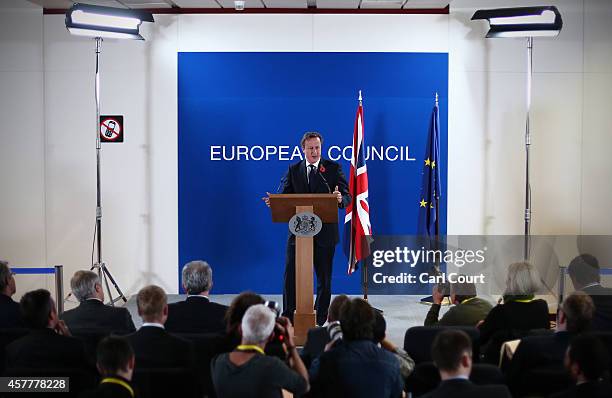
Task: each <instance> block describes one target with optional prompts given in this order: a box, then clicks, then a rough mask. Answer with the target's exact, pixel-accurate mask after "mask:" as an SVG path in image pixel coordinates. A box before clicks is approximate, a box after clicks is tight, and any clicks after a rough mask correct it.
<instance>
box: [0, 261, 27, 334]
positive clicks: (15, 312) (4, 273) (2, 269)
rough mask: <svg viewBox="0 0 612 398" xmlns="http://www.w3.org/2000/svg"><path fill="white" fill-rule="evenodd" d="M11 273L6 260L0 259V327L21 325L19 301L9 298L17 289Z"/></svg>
mask: <svg viewBox="0 0 612 398" xmlns="http://www.w3.org/2000/svg"><path fill="white" fill-rule="evenodd" d="M13 275H14V274H13V271H11V268H10V267H9V264H8V262H6V261H0V329H18V328H22V327H23V319H22V317H21V309H20V308H19V303H18V302H16V301H14V300H13V299H12V298H11V297H12V296H13V295H14V294H15V291H16V290H17V287H16V285H15V277H14V276H13Z"/></svg>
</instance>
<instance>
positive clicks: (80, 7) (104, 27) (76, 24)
mask: <svg viewBox="0 0 612 398" xmlns="http://www.w3.org/2000/svg"><path fill="white" fill-rule="evenodd" d="M153 21H154V20H153V14H151V13H150V12H146V11H141V10H131V9H124V8H113V7H103V6H93V5H89V4H79V3H77V4H74V5H73V6H72V7H71V8H70V9H69V10H68V11H67V12H66V28H67V29H68V31H70V33H72V34H74V35H77V36H89V37H104V38H109V39H134V40H144V38H143V37H142V36H141V35H140V32H139V28H140V24H141V23H142V22H153Z"/></svg>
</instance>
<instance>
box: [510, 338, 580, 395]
mask: <svg viewBox="0 0 612 398" xmlns="http://www.w3.org/2000/svg"><path fill="white" fill-rule="evenodd" d="M573 336H574V334H571V333H569V332H556V333H554V334H552V335H547V336H527V337H524V338H522V339H521V342H520V344H519V345H518V347H517V349H516V352H515V353H514V355H513V356H512V361H511V362H510V365H509V367H508V371H507V373H506V378H507V380H508V385H509V386H510V388H511V389H512V391H513V392H514V391H516V392H520V391H523V387H529V386H524V385H523V381H524V380H525V375H526V373H527V372H529V371H530V370H532V369H543V368H546V369H558V370H563V358H564V356H565V351H566V350H567V346H568V345H569V343H570V340H571V339H572V337H573Z"/></svg>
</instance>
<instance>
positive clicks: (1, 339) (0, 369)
mask: <svg viewBox="0 0 612 398" xmlns="http://www.w3.org/2000/svg"><path fill="white" fill-rule="evenodd" d="M29 332H30V331H29V330H28V329H0V375H2V374H3V373H4V366H5V365H6V352H5V348H6V346H7V345H9V344H11V343H12V342H13V341H15V340H17V339H19V338H21V337H23V336H25V335H26V334H28V333H29Z"/></svg>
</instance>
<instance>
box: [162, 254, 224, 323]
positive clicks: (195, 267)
mask: <svg viewBox="0 0 612 398" xmlns="http://www.w3.org/2000/svg"><path fill="white" fill-rule="evenodd" d="M182 274H183V289H184V290H185V292H186V293H187V299H186V300H185V301H180V302H178V303H172V304H169V305H168V320H167V321H166V330H168V331H169V332H181V333H217V332H219V333H220V332H223V330H224V329H225V321H224V317H225V313H226V311H227V306H225V305H221V304H218V303H214V302H211V301H210V299H209V298H208V294H209V293H210V289H211V288H212V286H213V281H212V269H211V268H210V265H208V263H207V262H205V261H191V262H189V263H187V264H185V266H184V267H183V273H182Z"/></svg>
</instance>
